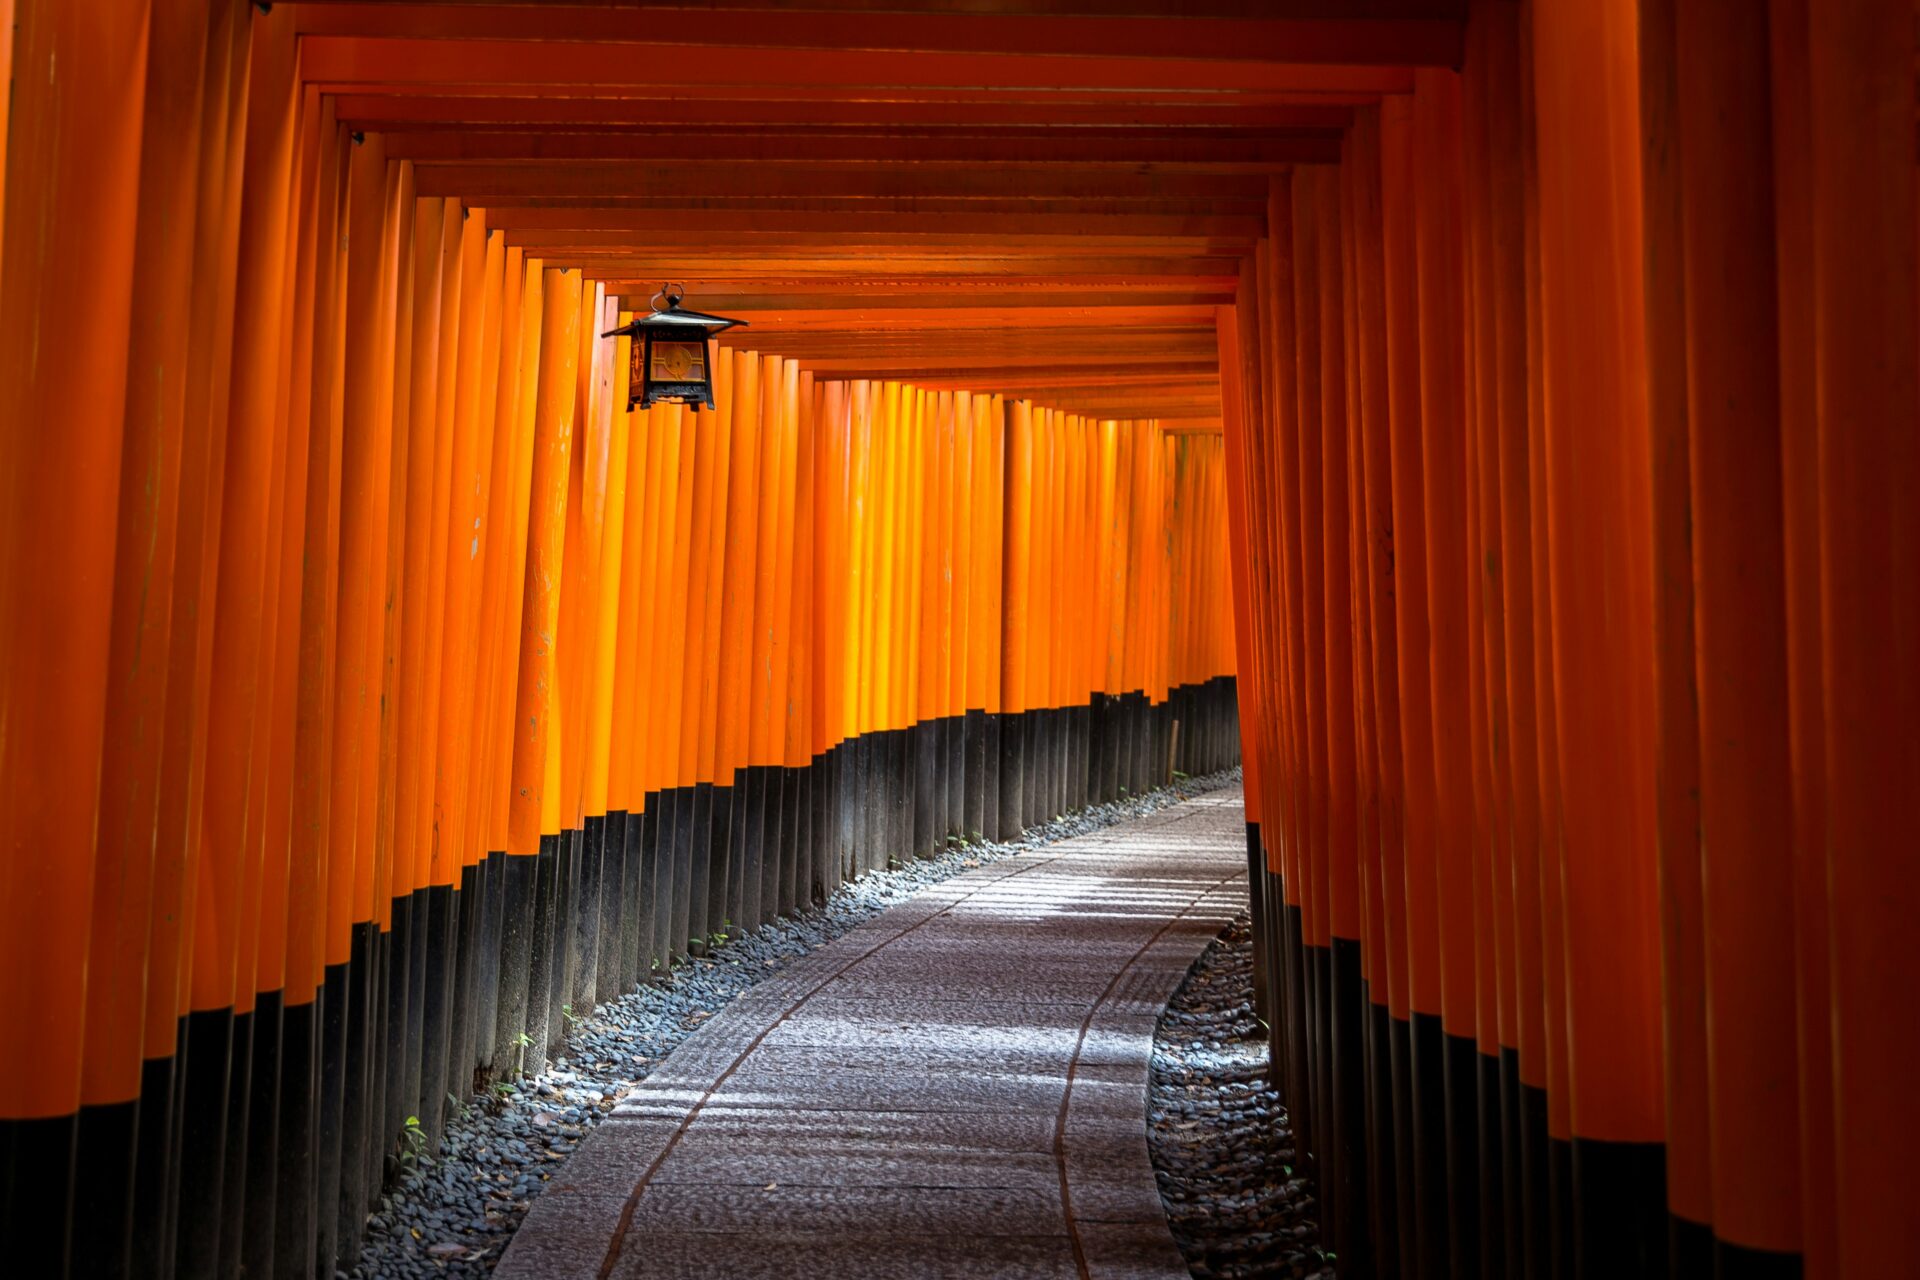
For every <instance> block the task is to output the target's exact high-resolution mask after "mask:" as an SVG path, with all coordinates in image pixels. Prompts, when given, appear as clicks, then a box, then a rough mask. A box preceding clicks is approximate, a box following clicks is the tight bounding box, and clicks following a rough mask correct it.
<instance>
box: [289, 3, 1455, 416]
mask: <svg viewBox="0 0 1920 1280" xmlns="http://www.w3.org/2000/svg"><path fill="white" fill-rule="evenodd" d="M1464 9H1465V5H1464V3H1463V0H924V2H921V3H916V4H913V5H910V6H909V5H901V4H899V3H898V0H699V3H697V4H695V3H686V4H684V5H679V6H677V5H675V4H673V3H667V4H659V3H626V2H619V0H590V2H581V3H568V2H565V0H556V2H554V3H529V2H528V0H498V2H494V0H382V2H380V3H374V2H372V0H304V2H303V3H301V4H300V5H299V6H297V8H296V9H295V22H296V25H297V29H298V30H299V31H300V33H301V35H300V41H301V44H300V53H299V59H300V61H299V65H300V68H301V74H302V76H303V77H304V79H305V80H306V82H307V84H308V85H309V86H310V89H314V90H318V91H319V92H322V93H326V94H329V95H331V97H332V104H333V108H334V112H335V116H336V118H337V119H338V120H339V121H341V122H342V123H343V124H344V125H346V126H347V127H350V128H353V129H357V130H369V131H372V130H377V131H380V132H381V133H383V135H384V136H385V144H386V153H387V156H388V157H389V158H390V159H391V160H395V161H401V162H405V163H408V164H410V165H411V166H412V171H413V180H414V188H415V191H416V192H417V194H419V195H420V196H422V197H426V198H433V197H449V198H457V199H459V200H461V201H462V202H464V203H465V204H466V205H468V206H469V207H473V208H476V209H482V210H484V211H485V215H486V218H487V227H488V229H489V230H490V231H499V232H501V233H503V234H504V236H505V238H506V242H507V243H508V244H510V245H515V246H518V247H519V248H521V249H522V250H524V251H525V252H526V254H527V255H528V256H529V257H531V258H537V259H540V260H543V261H545V262H547V263H548V264H549V265H557V266H567V267H573V268H577V269H579V270H581V271H583V272H584V273H585V275H586V276H587V278H588V279H590V280H593V281H595V282H598V283H599V284H600V285H601V286H603V287H604V288H605V289H606V291H607V293H608V294H609V295H610V296H613V297H617V298H619V299H620V300H621V303H622V305H624V306H627V307H632V308H636V309H637V308H641V307H645V306H646V305H647V300H648V298H650V296H651V295H652V294H653V293H654V291H655V290H656V289H658V288H659V286H660V284H661V283H662V282H664V281H667V280H672V281H675V282H677V283H680V284H683V285H684V286H686V287H687V289H688V293H689V296H690V297H693V298H695V299H697V301H698V304H699V305H700V306H701V307H702V308H703V309H710V310H713V311H716V312H719V313H722V314H727V315H733V316H738V317H739V318H741V319H745V320H747V321H748V322H749V325H750V327H749V328H747V329H745V330H740V331H736V332H734V333H731V334H728V335H726V336H725V337H724V338H723V339H722V341H723V342H726V343H729V344H734V345H738V346H741V347H745V348H749V349H755V350H763V351H770V352H776V353H779V354H783V355H789V356H793V357H796V358H799V359H802V360H804V361H806V362H807V363H808V364H809V365H811V366H812V367H814V368H815V369H816V371H817V372H818V373H819V374H820V375H821V376H822V377H843V376H850V375H852V374H854V373H859V374H862V375H871V376H887V377H898V378H904V379H908V380H913V381H919V382H923V383H926V384H927V385H930V386H937V387H939V388H941V389H954V390H958V389H965V388H967V387H973V388H977V389H980V390H991V391H1000V392H1003V393H1006V394H1013V395H1018V396H1023V397H1026V398H1030V399H1032V400H1034V401H1035V402H1036V403H1041V404H1048V405H1053V406H1055V407H1060V408H1067V409H1071V410H1072V411H1074V412H1088V413H1098V414H1100V415H1102V416H1115V417H1134V416H1149V415H1151V416H1159V417H1178V418H1181V419H1182V420H1191V421H1199V422H1202V423H1205V422H1213V423H1215V424H1216V429H1217V421H1218V415H1219V399H1220V386H1219V369H1218V359H1217V340H1216V336H1215V331H1214V329H1215V325H1214V317H1215V314H1216V312H1217V308H1218V307H1220V306H1223V305H1230V304H1231V303H1232V301H1233V298H1234V294H1235V290H1236V288H1237V286H1238V282H1239V278H1240V274H1241V271H1242V264H1243V262H1244V260H1245V259H1246V258H1247V256H1248V255H1249V254H1250V253H1251V252H1252V250H1253V247H1254V246H1255V245H1256V244H1257V243H1258V242H1259V240H1261V239H1262V238H1263V237H1264V235H1265V233H1266V225H1267V202H1268V198H1269V194H1270V191H1271V185H1272V181H1273V179H1274V176H1275V175H1276V174H1280V173H1283V172H1285V171H1286V170H1287V169H1288V168H1289V167H1291V166H1299V165H1321V164H1333V163H1336V162H1337V161H1338V159H1339V155H1340V146H1341V139H1342V137H1343V135H1344V133H1345V131H1346V129H1347V128H1348V126H1349V125H1350V124H1351V122H1352V120H1353V118H1354V113H1355V112H1356V111H1359V110H1365V109H1367V108H1368V107H1369V106H1370V105H1371V104H1373V103H1375V102H1377V101H1378V100H1379V99H1380V98H1381V97H1383V96H1385V95H1392V94H1400V93H1405V92H1408V91H1409V90H1410V89H1411V86H1412V76H1413V69H1414V68H1416V67H1450V66H1457V65H1458V63H1459V61H1460V58H1461V55H1462V51H1463V45H1464V34H1463V33H1464Z"/></svg>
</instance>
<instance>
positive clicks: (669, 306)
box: [647, 282, 687, 311]
mask: <svg viewBox="0 0 1920 1280" xmlns="http://www.w3.org/2000/svg"><path fill="white" fill-rule="evenodd" d="M686 296H687V287H686V286H685V285H683V284H675V283H672V282H668V283H667V284H663V285H661V286H660V292H658V293H656V294H654V295H653V297H651V298H649V299H648V300H647V304H648V305H649V306H651V307H652V308H653V309H654V310H655V311H671V310H673V309H674V308H675V307H678V306H679V305H680V302H681V299H683V298H685V297H686ZM662 303H665V305H664V306H663V305H661V304H662Z"/></svg>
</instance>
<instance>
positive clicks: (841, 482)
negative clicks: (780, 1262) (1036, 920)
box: [0, 0, 1920, 1280]
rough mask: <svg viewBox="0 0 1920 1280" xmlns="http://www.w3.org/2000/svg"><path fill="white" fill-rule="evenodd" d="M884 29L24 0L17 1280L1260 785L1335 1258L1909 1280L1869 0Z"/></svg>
mask: <svg viewBox="0 0 1920 1280" xmlns="http://www.w3.org/2000/svg"><path fill="white" fill-rule="evenodd" d="M906 8H907V10H908V11H893V10H889V9H887V7H886V6H884V5H876V4H871V3H863V2H862V0H738V2H737V3H736V2H734V0H712V2H710V3H707V4H705V5H702V6H701V7H700V8H698V9H684V10H674V9H671V8H642V7H634V6H616V5H592V4H584V3H582V4H573V5H569V4H555V5H539V6H519V5H513V4H456V3H443V4H409V3H393V4H352V3H337V4H336V3H297V4H296V3H279V4H274V5H272V6H267V5H254V4H244V3H240V2H239V0H85V2H80V0H0V19H4V21H0V65H6V66H8V68H9V70H10V76H11V94H10V96H7V97H0V112H10V117H11V118H10V119H7V120H6V125H7V127H6V129H5V131H4V138H5V148H6V151H5V184H4V190H3V194H0V198H3V199H4V205H3V206H0V210H3V214H0V216H3V217H4V231H3V235H0V486H3V487H4V491H3V496H0V602H3V603H0V607H3V608H4V629H3V630H0V831H4V840H5V844H4V852H3V853H0V1035H3V1036H4V1037H5V1040H6V1045H7V1047H6V1051H5V1052H4V1053H0V1116H3V1117H5V1119H4V1121H0V1156H3V1159H4V1164H3V1166H0V1167H3V1168H4V1195H3V1197H0V1271H5V1272H6V1273H7V1274H9V1275H18V1276H32V1277H39V1276H57V1275H60V1274H63V1273H72V1274H78V1275H121V1274H129V1275H136V1274H137V1275H179V1276H189V1277H199V1276H213V1275H228V1276H232V1275H238V1274H241V1273H242V1272H244V1273H245V1274H248V1275H269V1274H271V1275H288V1276H307V1275H323V1276H325V1275H331V1274H332V1272H333V1269H334V1267H335V1265H336V1264H339V1265H351V1260H352V1258H353V1257H354V1255H355V1252H356V1249H357V1245H358V1241H359V1238H360V1235H361V1232H362V1229H363V1224H364V1222H365V1215H366V1213H367V1209H368V1206H369V1204H370V1203H371V1202H372V1200H373V1198H374V1197H375V1196H377V1194H378V1192H379V1190H380V1187H381V1184H382V1181H383V1179H384V1177H385V1176H386V1174H387V1172H388V1169H389V1166H390V1161H391V1158H392V1157H393V1156H394V1155H395V1153H396V1151H397V1150H398V1149H399V1147H400V1145H401V1141H402V1135H401V1130H402V1127H403V1126H404V1125H405V1124H406V1122H407V1117H410V1116H417V1117H418V1119H419V1123H420V1125H421V1127H422V1128H423V1129H424V1131H425V1133H426V1135H427V1138H428V1140H429V1141H433V1140H436V1139H437V1135H438V1133H439V1131H440V1128H441V1125H442V1123H443V1118H444V1115H445V1113H446V1110H447V1100H448V1098H449V1097H450V1096H451V1097H453V1098H454V1099H456V1100H457V1099H459V1098H464V1097H466V1096H468V1095H469V1094H470V1093H471V1092H472V1091H473V1090H474V1089H475V1087H476V1085H485V1084H487V1083H489V1082H491V1081H498V1080H503V1079H507V1078H511V1077H513V1076H514V1075H516V1074H517V1073H519V1072H521V1071H523V1070H526V1069H529V1068H533V1067H536V1066H537V1065H538V1063H539V1061H540V1060H541V1059H542V1057H543V1055H544V1054H545V1053H546V1052H547V1051H549V1050H551V1049H552V1048H554V1047H555V1046H556V1045H557V1044H558V1043H559V1040H560V1037H561V1035H562V1032H563V1029H564V1022H565V1019H566V1016H568V1015H569V1014H570V1013H573V1012H578V1011H581V1010H583V1009H584V1008H585V1007H587V1006H591V1005H592V1004H594V1003H595V1002H596V1001H604V1000H607V999H609V998H611V997H613V996H616V995H617V994H619V993H621V992H623V991H624V990H626V989H628V988H630V987H632V986H633V985H634V984H635V983H636V982H640V981H644V980H645V979H646V977H647V975H649V974H650V973H652V972H653V971H655V970H657V969H658V968H660V967H662V966H665V965H668V964H670V963H672V962H673V961H674V960H675V959H676V958H677V957H679V956H681V955H683V954H685V953H686V952H687V951H689V950H690V949H696V948H698V947H699V945H700V942H701V940H702V939H706V938H709V937H710V936H711V935H713V934H715V933H721V932H727V931H732V930H741V929H747V928H751V927H753V926H755V925H757V924H759V923H761V922H764V921H766V920H768V919H770V918H772V917H773V916H775V915H776V914H777V913H782V912H790V911H793V910H795V909H796V908H800V907H804V906H805V905H807V904H808V903H811V902H814V901H818V900H819V899H820V898H821V897H822V896H823V895H824V894H826V893H828V892H830V891H831V890H833V889H834V888H835V886H837V885H838V884H840V883H841V882H842V881H844V880H846V879H847V878H849V877H853V876H857V875H859V874H861V873H862V872H863V871H866V870H868V869H871V868H874V867H876V866H882V865H885V864H886V863H887V862H888V860H890V859H895V858H908V857H911V856H913V855H914V854H916V853H925V852H928V851H929V850H931V849H932V848H934V847H935V846H936V845H941V844H943V843H944V842H946V841H948V840H951V839H955V838H970V837H972V836H973V835H975V834H976V833H979V834H982V835H985V836H988V837H1005V836H1010V835H1013V834H1015V833H1017V832H1019V831H1020V830H1022V829H1023V828H1026V827H1028V826H1030V825H1032V824H1034V823H1035V822H1036V821H1038V820H1040V819H1042V818H1044V817H1047V816H1050V815H1053V814H1055V813H1058V812H1061V811H1063V810H1067V809H1071V808H1073V807H1075V806H1079V805H1083V804H1086V803H1089V802H1092V801H1094V800H1097V799H1100V798H1103V797H1111V796H1115V795H1117V794H1119V793H1120V792H1122V791H1133V792H1137V791H1139V790H1140V789H1142V788H1146V787H1149V786H1152V785H1155V784H1157V783H1159V782H1162V781H1164V780H1166V779H1167V778H1169V777H1170V776H1171V775H1172V774H1173V772H1174V771H1176V770H1178V771H1181V772H1187V773H1198V772H1203V771H1207V770H1213V769H1217V768H1221V767H1225V766H1228V765H1230V764H1232V763H1233V762H1235V761H1244V765H1245V777H1246V784H1247V785H1246V806H1247V819H1248V835H1249V857H1250V870H1251V872H1252V876H1253V879H1252V884H1253V894H1252V896H1253V900H1254V910H1255V916H1256V922H1257V931H1258V938H1259V940H1260V945H1259V948H1258V949H1259V952H1260V955H1261V958H1262V961H1263V966H1264V967H1263V975H1262V981H1263V984H1264V985H1263V987H1262V994H1261V1007H1262V1009H1263V1011H1264V1012H1265V1015H1266V1018H1267V1021H1268V1024H1269V1025H1270V1027H1271V1040H1272V1053H1273V1059H1272V1060H1273V1064H1274V1066H1273V1071H1274V1075H1275V1076H1276V1078H1277V1080H1278V1082H1279V1085H1280V1087H1281V1089H1282V1092H1283V1094H1284V1098H1285V1101H1286V1102H1287V1104H1288V1106H1289V1108H1290V1110H1291V1114H1292V1120H1293V1123H1294V1125H1295V1126H1296V1129H1297V1134H1298V1138H1299V1141H1300V1147H1301V1153H1302V1154H1301V1156H1300V1157H1298V1158H1300V1159H1302V1160H1304V1161H1305V1162H1306V1163H1305V1165H1304V1168H1305V1171H1306V1172H1307V1173H1308V1174H1310V1175H1311V1176H1312V1177H1313V1178H1314V1179H1315V1180H1316V1183H1317V1195H1318V1198H1319V1203H1320V1214H1321V1229H1322V1232H1323V1236H1324V1243H1325V1245H1326V1247H1327V1248H1329V1249H1330V1250H1333V1251H1334V1253H1335V1255H1336V1257H1337V1259H1338V1266H1339V1268H1340V1270H1341V1271H1342V1272H1343V1273H1345V1274H1347V1275H1350V1276H1369V1275H1376V1276H1393V1277H1435V1276H1449V1277H1461V1276H1502V1277H1520V1276H1525V1277H1535V1276H1553V1277H1566V1276H1579V1277H1589V1278H1593V1280H1611V1278H1615V1277H1640V1276H1660V1275H1674V1276H1706V1275H1713V1274H1717V1275H1719V1276H1729V1277H1730V1276H1768V1277H1772V1276H1787V1275H1799V1274H1803V1273H1804V1274H1806V1275H1808V1276H1813V1277H1834V1276H1847V1277H1861V1278H1867V1277H1873V1278H1875V1280H1879V1278H1882V1277H1900V1276H1914V1275H1920V1212H1917V1211H1916V1204H1915V1201H1916V1193H1917V1192H1920V1175H1916V1172H1915V1169H1916V1164H1915V1161H1914V1148H1915V1142H1916V1135H1920V1102H1917V1101H1916V1097H1917V1096H1920V1095H1917V1094H1916V1089H1915V1083H1916V1082H1915V1075H1914V1073H1915V1071H1916V1066H1917V1064H1920V1012H1916V1009H1915V1006H1914V999H1915V996H1914V993H1915V991H1916V990H1920V945H1916V941H1915V935H1914V930H1915V927H1916V922H1920V875H1916V868H1915V865H1914V864H1915V853H1916V841H1915V837H1914V824H1913V821H1912V814H1911V809H1912V805H1913V803H1914V799H1915V797H1916V796H1920V731H1917V730H1916V726H1917V725H1920V505H1916V500H1915V495H1916V494H1920V438H1917V436H1920V433H1917V431H1916V420H1917V419H1916V407H1917V406H1916V396H1917V395H1920V390H1917V387H1916V364H1917V363H1920V361H1917V356H1920V319H1917V315H1916V291H1917V284H1916V269H1915V266H1916V253H1915V243H1916V226H1917V224H1916V206H1915V173H1916V165H1915V115H1916V111H1915V108H1916V102H1915V75H1914V65H1915V60H1914V59H1915V24H1914V17H1915V15H1914V6H1913V4H1912V2H1911V0H1844V2H1843V0H1833V2H1832V3H1827V2H1825V0H1770V2H1768V3H1755V2H1752V0H1697V2H1689V3H1679V2H1678V0H1638V3H1632V2H1630V0H1615V2H1607V0H1552V2H1551V3H1549V2H1547V0H1532V2H1531V3H1525V2H1521V0H1485V2H1479V0H1475V2H1474V3H1471V4H1470V5H1469V4H1467V3H1463V2H1462V0H1372V2H1371V3H1365V4H1359V3H1356V4H1352V5H1338V4H1334V3H1331V2H1330V0H1327V2H1320V0H1273V2H1272V3H1254V2H1252V0H1245V2H1241V0H1192V2H1184V0H1183V2H1180V3H1175V0H1084V2H1080V0H1074V2H1068V0H996V2H993V3H983V4H960V3H935V4H928V5H921V6H909V7H906ZM1176 14H1177V15H1178V16H1175V15H1176ZM0 118H5V117H0ZM668 279H671V280H676V281H682V282H684V283H685V285H686V287H687V290H688V297H689V301H690V303H691V304H692V305H695V306H698V307H701V308H702V309H705V310H711V311H717V312H723V313H727V314H732V315H737V316H739V317H741V318H744V319H747V320H749V321H750V326H749V327H747V328H744V329H738V330H735V331H732V332H730V333H728V334H726V335H725V336H724V337H723V338H722V339H721V340H720V344H719V346H718V348H717V351H716V355H715V360H714V364H715V373H716V378H715V382H716V392H717V396H718V405H717V408H716V409H714V410H713V411H702V412H700V413H698V414H694V413H691V412H688V411H685V410H683V409H681V408H679V407H670V406H656V407H654V408H652V409H648V410H644V411H634V412H629V411H628V409H627V390H628V388H627V385H626V369H627V363H626V355H627V353H626V351H625V349H624V347H623V341H624V340H621V339H602V338H601V337H600V336H599V335H600V334H602V333H604V332H605V331H607V330H610V329H612V328H614V327H615V326H616V325H617V324H618V323H619V322H620V321H621V319H622V318H623V317H627V316H629V315H630V314H631V313H633V312H635V311H636V310H639V311H642V312H644V311H645V309H646V307H647V299H648V298H649V297H650V296H651V295H652V294H653V292H654V291H655V290H656V289H658V288H659V286H660V283H661V282H662V281H663V280H668ZM1276 1176H1278V1175H1276Z"/></svg>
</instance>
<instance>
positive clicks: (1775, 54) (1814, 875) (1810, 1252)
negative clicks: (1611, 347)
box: [1768, 0, 1840, 1280]
mask: <svg viewBox="0 0 1920 1280" xmlns="http://www.w3.org/2000/svg"><path fill="white" fill-rule="evenodd" d="M1768 20H1769V21H1768V25H1769V28H1770V30H1769V32H1768V37H1769V38H1768V46H1769V47H1768V62H1769V70H1770V78H1771V82H1772V83H1771V93H1770V95H1769V103H1768V106H1769V109H1770V110H1769V114H1770V116H1771V119H1772V125H1773V152H1772V161H1773V197H1774V243H1775V246H1776V249H1775V254H1774V271H1775V285H1776V289H1777V303H1776V307H1777V311H1776V319H1777V323H1778V325H1779V334H1780V338H1779V342H1780V347H1779V350H1780V391H1779V395H1780V482H1781V489H1780V507H1781V520H1782V524H1783V526H1784V530H1783V532H1784V537H1783V539H1782V560H1783V564H1782V570H1783V575H1784V587H1785V597H1786V599H1785V615H1786V616H1785V625H1786V636H1787V709H1788V734H1789V759H1790V767H1791V769H1792V783H1791V785H1792V788H1793V870H1792V888H1793V898H1794V922H1793V923H1794V937H1793V950H1794V995H1795V997H1796V998H1795V1007H1796V1011H1797V1016H1796V1018H1795V1022H1796V1024H1797V1025H1796V1037H1795V1038H1796V1052H1795V1055H1794V1057H1795V1062H1794V1065H1795V1069H1796V1074H1797V1076H1798V1078H1799V1112H1800V1124H1799V1144H1800V1171H1801V1178H1800V1193H1801V1194H1800V1202H1801V1213H1800V1227H1801V1244H1802V1255H1803V1256H1802V1263H1803V1265H1804V1268H1805V1273H1806V1275H1807V1276H1808V1277H1809V1280H1832V1277H1834V1276H1836V1275H1838V1274H1840V1270H1839V1266H1840V1262H1839V1226H1838V1221H1837V1219H1838V1198H1837V1192H1836V1186H1835V1184H1836V1182H1837V1178H1836V1176H1835V1172H1834V1158H1835V1146H1836V1135H1835V1131H1834V1130H1835V1127H1834V1124H1833V1115H1834V1109H1833V1097H1834V1095H1833V1078H1834V1077H1833V1070H1834V1062H1833V1012H1832V1010H1833V1005H1832V999H1833V992H1832V982H1831V973H1832V968H1831V965H1832V959H1831V954H1832V950H1831V941H1830V937H1831V932H1830V931H1831V923H1832V922H1831V920H1830V919H1829V896H1828V895H1829V889H1828V873H1827V851H1826V769H1825V764H1824V760H1825V754H1826V703H1825V689H1824V686H1823V681H1824V679H1825V676H1824V673H1823V669H1822V666H1823V663H1822V642H1821V635H1820V627H1821V620H1820V608H1821V599H1820V491H1821V490H1820V486H1821V474H1820V457H1819V447H1820V433H1819V430H1818V414H1819V402H1818V393H1817V378H1818V376H1819V375H1818V363H1817V351H1816V347H1815V342H1814V287H1815V286H1814V268H1815V258H1814V251H1813V245H1814V240H1813V181H1814V177H1813V154H1812V152H1813V148H1812V133H1811V131H1812V107H1813V104H1812V100H1811V89H1810V82H1809V77H1810V75H1811V66H1810V58H1811V55H1810V53H1809V50H1808V47H1807V36H1808V25H1807V4H1806V3H1805V0H1779V2H1777V3H1774V4H1771V5H1769V6H1768Z"/></svg>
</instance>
